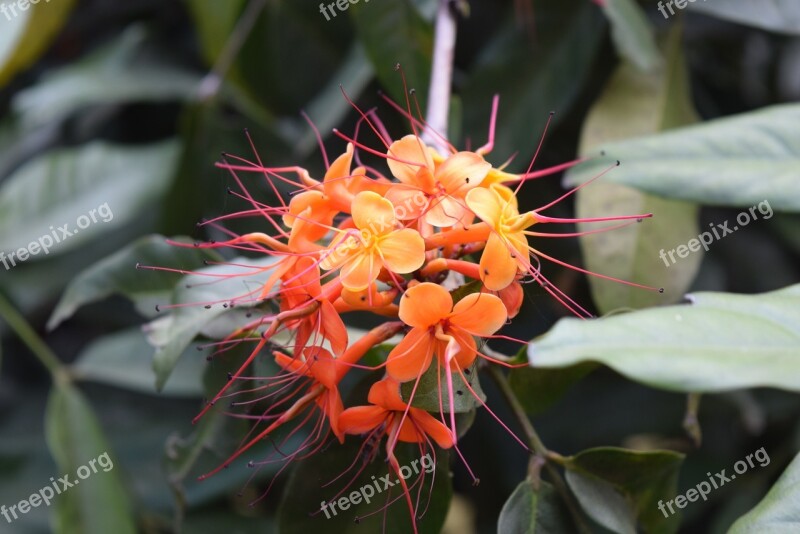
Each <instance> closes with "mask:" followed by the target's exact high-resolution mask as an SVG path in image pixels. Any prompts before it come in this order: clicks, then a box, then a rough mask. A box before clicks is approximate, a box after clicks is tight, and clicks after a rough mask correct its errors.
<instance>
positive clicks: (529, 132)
mask: <svg viewBox="0 0 800 534" xmlns="http://www.w3.org/2000/svg"><path fill="white" fill-rule="evenodd" d="M370 8H371V6H370ZM535 24H536V38H535V40H532V39H531V36H530V34H529V33H527V32H525V31H521V30H520V29H519V20H518V19H515V18H511V17H509V20H508V21H507V23H506V24H505V25H504V27H502V28H501V29H500V30H499V31H498V32H497V37H496V38H495V39H494V40H493V41H491V42H490V43H489V44H488V45H487V46H485V47H484V48H483V50H482V52H481V54H480V55H479V56H478V60H477V64H476V65H475V67H474V68H473V69H472V72H471V74H470V76H469V78H468V80H467V81H466V84H465V87H464V91H463V94H462V99H463V104H464V131H465V132H466V133H467V134H468V135H471V136H473V137H472V138H473V139H478V140H480V141H476V142H475V143H474V144H476V145H478V146H480V144H482V143H483V142H484V141H483V140H484V139H485V135H486V134H485V133H484V132H488V130H489V124H488V118H489V112H490V110H491V102H492V97H493V96H494V95H495V94H499V95H500V110H499V113H498V119H497V134H496V140H495V147H494V153H495V154H497V156H496V157H495V158H494V159H496V160H497V162H502V161H504V160H505V159H507V158H508V157H509V156H510V155H512V154H514V153H515V152H517V151H518V152H519V153H520V154H521V156H520V157H519V161H518V162H517V165H521V166H522V168H523V169H524V168H525V166H526V165H527V164H528V163H529V159H528V158H530V157H531V156H532V155H533V150H534V149H535V148H536V144H537V143H538V140H539V135H540V132H541V131H542V129H543V128H544V125H545V123H546V122H547V118H548V114H549V113H550V111H555V112H556V115H555V116H554V118H553V120H554V121H555V122H558V121H559V120H560V119H561V118H562V117H566V115H567V112H568V111H569V108H570V106H571V105H572V103H573V101H574V100H575V99H576V98H577V96H578V95H579V94H580V91H581V89H582V87H583V84H584V83H585V82H586V80H587V79H588V77H589V73H590V71H591V65H592V63H593V61H594V59H595V56H596V55H597V54H598V52H599V50H600V48H601V42H602V39H603V37H604V36H605V22H604V20H603V17H602V15H601V14H600V13H599V10H598V9H597V6H595V5H593V4H592V3H591V2H586V1H584V0H562V1H560V2H557V3H550V2H541V3H538V4H537V6H536V23H535ZM523 67H524V68H523ZM543 73H547V75H546V76H543V75H542V74H543Z"/></svg>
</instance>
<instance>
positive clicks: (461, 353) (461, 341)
mask: <svg viewBox="0 0 800 534" xmlns="http://www.w3.org/2000/svg"><path fill="white" fill-rule="evenodd" d="M450 335H451V336H452V337H453V339H455V341H456V343H457V344H458V349H459V350H458V352H456V354H455V357H454V358H453V359H452V360H451V361H450V369H453V370H454V371H455V370H456V369H466V368H467V367H469V366H470V365H472V364H473V363H474V362H475V358H477V357H478V353H477V350H478V347H477V345H476V344H475V338H474V337H472V334H470V333H469V332H467V331H465V330H457V329H454V330H451V331H450Z"/></svg>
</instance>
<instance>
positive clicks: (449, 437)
mask: <svg viewBox="0 0 800 534" xmlns="http://www.w3.org/2000/svg"><path fill="white" fill-rule="evenodd" d="M409 412H410V413H411V414H412V417H413V418H414V422H415V423H416V424H417V426H418V427H419V428H420V429H421V430H422V431H423V432H425V433H426V434H427V435H429V436H430V437H431V438H433V441H435V442H436V444H437V445H439V446H440V447H441V448H443V449H449V448H450V447H452V446H453V434H452V433H451V432H450V429H449V428H447V427H446V426H445V425H444V424H443V423H442V422H441V421H439V420H438V419H436V418H435V417H434V416H432V415H431V414H429V413H428V412H426V411H425V410H420V409H418V408H411V410H410V411H409Z"/></svg>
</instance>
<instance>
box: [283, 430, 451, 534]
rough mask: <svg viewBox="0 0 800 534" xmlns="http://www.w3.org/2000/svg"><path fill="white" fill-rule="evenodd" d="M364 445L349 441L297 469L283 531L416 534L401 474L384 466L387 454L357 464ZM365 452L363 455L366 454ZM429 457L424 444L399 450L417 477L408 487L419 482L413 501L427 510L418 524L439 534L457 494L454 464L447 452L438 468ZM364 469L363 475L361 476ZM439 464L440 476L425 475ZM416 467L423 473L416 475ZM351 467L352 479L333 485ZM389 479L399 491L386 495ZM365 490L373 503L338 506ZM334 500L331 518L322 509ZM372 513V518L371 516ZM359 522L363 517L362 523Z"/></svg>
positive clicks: (400, 460) (440, 453)
mask: <svg viewBox="0 0 800 534" xmlns="http://www.w3.org/2000/svg"><path fill="white" fill-rule="evenodd" d="M362 444H363V442H362V440H361V439H357V438H353V437H349V438H348V439H347V441H346V442H345V444H344V445H342V446H337V447H332V448H330V449H328V450H326V451H325V452H324V453H320V454H316V455H314V456H312V457H311V458H309V459H307V460H304V461H302V462H300V463H299V464H298V465H296V466H295V468H294V470H293V471H292V474H291V476H290V478H289V482H288V484H287V486H286V489H285V490H284V492H283V501H282V502H281V505H280V509H279V512H278V523H279V527H280V528H279V529H278V530H279V531H280V532H281V533H282V534H305V533H308V532H313V531H318V532H336V533H339V534H346V533H349V534H361V533H364V532H386V533H387V534H401V533H402V534H405V533H407V532H412V526H411V517H410V514H411V512H410V510H409V508H408V505H407V504H406V500H405V499H404V498H403V497H402V494H401V493H400V489H399V487H400V486H399V484H397V483H396V481H397V480H398V478H397V475H396V474H395V473H394V472H393V471H391V468H390V467H389V466H388V464H387V463H386V462H385V461H384V457H385V454H384V453H383V450H382V449H381V452H380V453H378V454H377V455H376V457H375V458H374V459H373V460H372V461H371V462H369V463H366V465H364V462H363V461H362V460H358V461H357V463H356V464H354V463H353V462H354V461H356V459H357V458H358V457H359V452H360V449H361V446H362ZM361 453H362V454H363V450H361ZM426 454H430V456H428V457H427V459H425V455H422V457H421V456H420V449H419V445H418V444H416V443H412V444H407V443H399V444H398V446H397V449H396V456H397V461H398V463H399V464H400V466H401V467H407V469H408V472H411V476H410V477H408V478H407V479H406V483H407V484H408V485H409V486H410V485H411V484H414V483H415V482H417V484H416V486H414V489H412V490H411V495H412V502H417V503H420V504H419V505H418V506H419V509H418V510H417V512H418V513H421V512H422V510H425V514H424V515H423V516H422V517H421V518H420V519H418V520H417V527H418V530H419V532H439V531H440V530H441V528H442V525H443V524H444V519H445V516H446V514H447V509H448V507H449V505H450V499H451V496H452V491H453V490H452V486H451V484H452V483H451V479H450V467H449V465H448V464H449V457H450V455H449V454H448V452H447V451H436V454H435V459H436V463H435V464H433V462H432V461H431V458H433V457H434V455H433V454H432V453H431V452H427V453H426ZM415 462H416V463H415ZM362 465H363V466H364V467H363V470H362V471H361V472H360V473H358V476H356V474H357V471H358V469H360V468H361V466H362ZM434 465H435V471H434V472H432V473H425V470H426V468H427V469H428V470H431V468H432V467H433V466H434ZM414 466H416V470H417V473H414V472H413V471H414ZM348 468H351V469H350V470H349V471H348V473H347V474H346V475H344V476H342V477H341V478H339V479H338V480H336V481H335V482H332V481H333V480H334V479H336V478H337V477H338V476H339V475H341V474H342V473H344V472H345V471H347V470H348ZM423 474H424V479H422V481H421V483H420V482H419V479H420V477H421V476H422V475H423ZM387 475H388V477H389V478H388V479H387V480H388V482H389V483H391V484H393V487H389V488H387V489H385V491H384V483H383V482H381V481H380V479H381V478H382V477H385V476H387ZM331 482H332V483H331ZM376 483H377V484H378V487H379V488H380V491H377V490H376V491H373V492H372V493H373V496H371V497H369V489H368V488H370V487H371V488H372V489H373V490H375V484H376ZM431 485H433V488H432V490H431ZM361 488H364V494H365V495H367V496H368V497H369V500H370V502H366V501H365V500H364V499H363V497H360V496H359V497H356V498H355V499H352V504H348V505H347V509H341V507H340V506H339V505H338V503H339V502H340V499H345V498H348V497H349V496H351V495H353V494H354V492H359V490H360V489H361ZM419 488H421V496H420V498H419V499H417V497H416V492H417V491H418V490H419ZM390 491H391V493H389V492H390ZM332 500H336V503H335V508H334V509H331V508H330V507H328V515H330V518H327V517H326V514H325V512H324V511H322V510H320V507H321V505H320V503H323V502H328V501H332ZM387 500H392V501H394V502H392V503H391V504H389V505H388V508H386V510H385V511H381V507H382V506H384V505H386V503H387ZM334 512H335V513H334ZM370 513H371V514H372V515H369V516H368V517H365V516H367V514H370ZM357 518H360V520H359V522H358V523H356V519H357Z"/></svg>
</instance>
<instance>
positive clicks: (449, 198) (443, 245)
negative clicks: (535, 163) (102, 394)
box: [198, 101, 649, 514]
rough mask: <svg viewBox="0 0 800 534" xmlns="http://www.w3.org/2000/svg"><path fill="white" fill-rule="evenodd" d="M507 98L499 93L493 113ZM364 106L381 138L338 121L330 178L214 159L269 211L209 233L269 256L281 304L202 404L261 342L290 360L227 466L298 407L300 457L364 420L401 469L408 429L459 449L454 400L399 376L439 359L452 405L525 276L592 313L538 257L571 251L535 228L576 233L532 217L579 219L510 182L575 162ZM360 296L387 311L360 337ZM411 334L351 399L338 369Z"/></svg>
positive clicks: (365, 429) (225, 392)
mask: <svg viewBox="0 0 800 534" xmlns="http://www.w3.org/2000/svg"><path fill="white" fill-rule="evenodd" d="M496 110H497V101H495V106H494V109H493V116H494V115H496ZM406 116H407V117H408V118H409V120H410V122H411V124H412V129H414V128H415V127H416V126H420V127H422V126H424V125H423V123H422V122H421V121H418V120H416V119H414V118H413V117H411V115H410V114H406ZM362 121H363V122H366V123H367V124H368V125H369V126H370V128H371V129H372V131H373V132H374V133H375V134H376V136H377V138H378V140H379V141H380V142H381V143H382V145H383V146H382V148H381V149H373V148H370V147H368V146H366V145H364V144H362V143H360V142H359V141H358V140H357V139H354V138H348V137H346V136H345V135H343V134H341V133H339V132H337V133H338V134H339V135H340V137H343V138H344V139H345V140H346V141H347V146H346V149H345V151H344V152H343V153H342V154H341V155H339V156H338V157H337V158H336V159H335V160H334V161H333V162H332V163H330V165H329V166H328V169H327V172H326V173H325V175H324V177H323V178H322V179H321V180H317V179H314V178H312V177H311V175H310V173H309V172H308V171H306V170H305V169H302V168H300V167H284V168H269V167H264V166H263V165H261V164H260V161H259V162H250V161H247V160H245V159H241V158H238V161H235V162H231V161H230V158H228V157H226V161H224V162H221V163H219V164H218V166H219V167H220V168H223V169H227V170H228V171H230V173H231V175H232V176H233V178H234V180H235V181H236V183H238V184H239V185H240V188H241V193H235V194H237V195H238V196H240V197H241V198H242V199H243V200H245V201H247V202H248V203H249V204H250V205H251V206H252V209H251V210H248V211H247V212H246V213H247V214H249V215H256V216H259V217H263V218H264V220H265V221H266V223H267V227H268V228H270V229H271V233H270V234H267V233H251V234H246V235H241V236H234V237H232V239H230V240H228V241H224V242H215V243H205V244H200V245H199V246H201V247H205V248H221V247H230V248H235V249H239V250H251V251H257V252H259V253H263V254H268V255H270V256H272V257H273V258H274V260H275V261H273V262H272V263H271V264H270V265H269V266H268V267H265V268H263V269H261V270H260V271H261V273H260V274H263V273H265V272H266V273H267V274H268V278H267V280H266V282H264V283H263V284H262V285H261V286H260V288H259V289H258V290H257V291H255V292H251V293H249V294H248V296H249V297H250V299H251V301H255V302H256V303H264V302H274V303H276V304H277V309H276V310H275V313H270V314H267V315H264V316H261V317H259V318H257V319H254V320H251V321H249V322H248V323H247V324H245V325H244V326H242V327H241V328H239V329H237V330H236V332H233V333H232V334H231V335H230V336H229V338H228V340H227V341H233V340H241V339H255V340H257V344H256V346H255V348H254V350H253V351H252V352H251V353H250V356H249V358H247V360H246V361H245V363H244V364H243V365H242V366H241V368H240V369H239V370H238V371H237V372H236V373H234V374H232V375H231V376H230V377H229V381H228V382H227V384H226V385H225V386H224V387H223V388H222V389H221V390H220V391H219V393H218V394H217V395H216V397H215V398H214V399H213V400H212V401H211V402H210V403H209V404H208V406H207V407H206V409H204V410H203V412H202V413H201V414H200V415H199V416H198V418H199V417H200V416H202V415H203V414H204V413H205V412H206V411H207V410H208V409H209V408H210V407H211V406H213V405H214V404H216V403H217V402H218V401H220V399H223V398H225V397H229V396H233V395H234V393H233V392H229V390H230V388H232V387H233V386H234V385H235V384H241V383H242V382H243V381H247V380H254V379H253V377H251V376H248V375H247V371H248V369H250V368H251V364H252V363H253V362H254V361H255V359H256V358H257V357H262V358H263V357H265V355H266V354H271V357H272V358H273V360H274V364H275V365H276V366H277V369H278V372H277V373H276V374H275V376H272V377H258V380H259V381H260V383H261V384H263V385H256V386H253V388H251V389H248V390H247V391H248V393H250V394H251V395H252V394H253V393H255V394H256V396H257V397H258V398H257V400H258V401H259V402H267V403H268V408H267V409H266V411H264V412H263V413H260V414H257V415H248V416H242V417H247V418H248V419H251V420H254V421H255V422H256V425H255V428H254V430H253V433H252V435H251V436H249V439H248V440H247V441H246V442H244V443H243V444H242V445H241V446H240V447H239V448H238V449H237V450H236V452H235V453H234V454H233V455H232V456H231V457H230V458H228V460H226V462H225V463H224V464H223V465H222V466H220V467H219V468H218V469H217V470H219V469H220V468H222V467H224V466H227V465H228V464H229V463H230V462H231V461H233V460H234V459H236V458H237V457H238V456H240V455H242V454H243V453H244V452H246V451H247V450H249V449H250V448H251V447H253V446H254V445H255V444H257V443H259V442H260V441H262V440H263V439H265V438H267V437H268V436H271V435H272V434H274V433H275V432H276V430H277V429H279V428H281V427H283V426H285V425H287V424H288V423H290V422H294V423H295V424H297V425H298V427H297V428H295V430H292V431H289V432H288V437H285V438H283V439H284V441H282V442H281V443H280V444H278V445H276V448H279V447H281V446H282V445H285V444H286V443H288V440H289V439H290V438H291V437H292V436H293V435H294V434H295V433H296V432H297V431H298V430H299V427H300V426H305V427H306V428H310V429H311V430H310V432H309V437H308V438H307V439H306V441H304V442H303V444H302V445H301V446H300V447H299V448H297V449H296V452H295V453H294V454H291V455H289V459H299V458H303V457H306V456H307V455H309V454H312V453H314V452H316V451H318V450H319V449H320V448H321V447H322V446H323V444H324V443H325V441H326V439H327V436H328V435H329V432H330V433H332V434H333V435H334V436H335V437H336V438H337V439H338V440H339V441H344V439H345V435H347V434H352V435H367V436H368V439H370V440H372V441H373V442H380V440H381V439H382V438H383V437H386V446H385V450H386V454H387V457H388V461H389V463H390V465H391V466H392V468H393V469H394V470H395V472H397V473H399V465H398V462H397V460H396V458H395V455H394V450H395V446H396V444H397V442H398V441H400V442H408V443H417V444H419V446H420V447H421V448H423V447H426V448H432V446H433V444H434V443H435V444H436V445H438V446H439V447H442V448H451V447H454V446H455V445H456V443H457V428H456V421H455V414H454V413H453V412H454V410H450V413H449V414H447V413H438V414H432V413H429V412H428V411H425V410H423V409H420V408H417V407H414V401H413V398H412V397H413V393H412V394H411V396H410V397H409V398H403V396H402V395H401V384H402V383H404V382H413V384H414V385H413V389H412V391H416V389H417V385H418V384H419V382H420V379H421V377H422V376H423V375H424V374H425V373H426V372H427V371H428V370H429V369H431V368H432V365H433V364H434V363H435V366H436V367H435V369H436V370H437V371H440V372H442V373H444V377H445V380H444V382H445V385H444V386H443V387H442V391H440V399H441V400H442V403H440V405H441V406H444V402H446V403H447V404H446V406H450V407H453V406H454V405H455V404H454V391H453V375H454V374H459V375H461V377H462V378H464V374H465V371H466V373H467V374H468V373H469V372H470V371H469V369H470V368H471V367H472V366H473V365H474V363H475V361H476V359H477V358H478V357H481V358H482V359H484V360H487V361H490V362H494V363H504V364H505V362H500V361H499V360H497V359H495V358H492V357H490V356H488V355H486V354H484V353H482V352H481V349H480V345H479V340H481V339H486V338H491V337H493V336H495V335H496V333H497V332H498V330H500V329H501V328H502V327H503V325H504V324H505V323H506V322H507V321H508V320H509V318H513V317H514V316H515V315H517V313H518V312H519V309H520V306H521V304H522V301H523V291H522V286H521V285H520V284H521V282H523V281H526V280H527V281H535V282H538V283H540V284H541V285H542V287H543V288H545V289H546V290H547V291H548V292H550V293H551V294H552V295H553V296H554V297H555V298H557V299H558V300H559V301H560V302H562V303H564V304H565V305H566V306H567V307H568V308H569V309H570V310H572V311H573V312H575V313H576V314H578V315H584V314H586V312H585V310H583V308H581V307H580V306H579V305H577V304H576V303H575V302H574V301H573V300H572V299H570V298H569V297H568V296H567V295H566V294H564V293H563V292H561V291H560V290H558V289H557V288H556V287H555V286H554V285H553V284H551V283H549V282H548V281H547V280H545V279H544V277H543V275H542V274H541V272H540V270H539V259H540V258H544V259H547V260H552V261H554V262H556V263H559V264H561V262H559V261H558V260H555V259H554V258H550V257H549V256H547V255H544V254H542V253H541V252H539V251H538V250H537V249H535V248H534V247H532V246H531V245H530V244H529V242H528V237H530V236H560V235H576V234H542V233H536V232H532V231H530V228H531V227H533V226H534V225H536V224H542V223H572V222H576V221H575V220H568V219H555V218H551V217H547V216H545V215H542V214H541V213H539V212H540V211H542V210H544V209H546V208H548V207H550V206H551V205H553V204H554V203H551V204H548V205H547V206H544V207H542V208H539V209H537V210H532V211H522V212H521V211H520V208H519V206H518V203H517V198H516V190H515V189H512V187H516V188H517V189H518V188H519V186H521V185H522V184H523V183H524V182H525V181H526V180H529V179H533V178H538V177H539V176H544V175H547V174H551V173H554V172H557V171H560V170H562V169H564V168H566V167H568V166H570V165H573V164H576V163H579V161H576V162H571V163H569V164H565V165H562V166H559V167H554V168H551V169H546V170H544V171H539V172H527V173H524V174H510V173H507V172H505V171H504V170H503V169H501V168H496V167H493V166H492V165H491V164H490V163H489V162H487V161H486V159H485V155H486V154H487V153H488V152H489V151H490V150H491V148H492V141H491V135H490V141H489V143H487V145H486V146H484V147H481V148H480V149H478V150H475V151H458V150H456V149H455V148H453V147H450V148H449V150H447V151H446V152H445V153H442V152H440V151H438V150H436V149H435V148H433V147H432V146H429V144H426V142H425V141H424V140H423V138H422V137H421V136H420V135H417V134H416V130H415V134H412V135H407V136H405V137H402V138H401V139H398V140H394V141H392V140H391V139H389V138H388V136H387V135H386V134H385V131H386V130H385V128H384V127H383V125H382V124H380V122H379V121H378V120H377V118H375V117H370V116H369V115H367V114H362ZM493 121H494V118H493ZM492 131H493V128H492ZM442 141H444V140H442ZM445 144H446V141H445ZM448 146H449V145H448ZM362 152H367V153H369V154H371V155H373V156H380V157H381V158H384V159H385V161H386V168H387V169H388V172H385V173H384V172H380V171H379V170H377V169H374V168H372V167H369V166H367V165H365V164H363V163H362V162H361V159H360V153H362ZM326 161H327V156H326ZM240 172H250V173H259V174H260V175H262V176H264V177H265V178H266V181H267V183H268V184H269V186H270V187H271V188H272V190H273V191H274V192H275V193H276V196H277V198H278V199H279V204H280V205H278V206H267V205H264V204H262V203H260V202H258V201H257V200H255V199H254V198H253V197H252V196H251V195H250V193H248V192H247V189H246V188H245V187H244V186H243V184H242V181H241V179H240V177H239V174H238V173H240ZM286 184H289V185H290V186H291V187H292V189H293V191H291V192H290V194H291V200H290V201H289V202H288V203H286V202H285V200H282V199H284V198H286V196H287V195H286V191H283V194H281V191H280V188H281V187H285V185H286ZM568 194H569V193H568ZM565 196H566V195H565ZM562 198H563V197H562ZM558 200H561V199H558ZM647 216H649V215H633V216H625V217H609V218H602V219H593V220H592V221H603V220H623V221H625V224H627V223H628V222H634V221H635V220H637V219H641V218H642V217H647ZM574 268H575V269H578V270H580V271H581V272H586V271H583V270H582V269H579V268H577V267H574ZM453 273H457V274H455V275H454V274H453ZM454 276H455V277H456V278H457V279H461V280H463V279H464V277H466V278H469V279H473V280H474V281H475V282H474V283H472V284H470V285H469V286H466V287H470V288H472V289H474V292H472V293H469V294H467V295H466V296H463V293H464V292H465V291H463V290H462V291H461V292H459V293H458V294H459V296H460V298H459V299H457V301H456V300H455V299H454V293H451V292H450V291H448V289H445V286H444V285H443V284H444V283H445V281H446V280H452V279H453V277H454ZM478 281H479V283H478ZM234 300H235V299H234ZM234 300H231V304H233V303H234ZM355 311H362V312H363V311H367V312H371V313H373V314H376V315H378V316H380V317H383V318H385V322H383V324H381V325H380V326H378V327H376V328H374V329H373V330H371V331H370V332H368V333H366V334H365V335H363V336H361V337H360V338H359V339H350V338H349V335H348V330H347V329H346V328H345V324H344V321H343V319H342V317H343V315H345V314H347V313H349V312H355ZM279 334H286V335H288V338H289V339H290V342H289V343H288V344H287V343H286V342H285V341H282V342H279V341H278V339H279ZM399 334H404V336H403V337H402V339H401V340H400V341H399V343H397V344H396V346H394V348H393V349H392V350H391V352H389V354H388V357H387V358H386V360H385V362H384V363H382V364H380V365H379V366H378V367H372V368H370V369H372V370H375V369H378V370H379V371H380V372H382V373H384V377H383V378H382V379H381V380H379V381H377V382H375V383H374V384H373V386H372V389H371V391H370V393H369V404H368V405H366V406H354V407H348V408H346V409H345V407H344V405H343V402H342V398H341V396H340V392H339V384H340V383H341V381H342V379H343V378H344V377H345V375H347V374H348V373H349V372H350V371H352V370H353V369H356V368H365V367H366V366H365V365H364V364H363V363H360V362H361V360H362V358H364V356H365V355H366V354H368V353H369V352H370V350H371V349H373V348H374V347H377V346H379V345H381V344H384V343H387V342H389V341H390V340H391V339H392V338H394V337H395V336H398V335H399ZM506 365H507V364H506ZM439 376H441V375H439ZM465 382H466V380H465ZM445 389H446V391H444V390H445ZM459 393H461V392H459ZM473 394H474V392H473ZM259 395H260V396H259ZM445 396H446V401H445ZM476 397H477V395H476ZM478 400H479V402H480V403H482V401H481V400H480V399H478ZM242 404H244V403H242ZM444 411H445V410H444V409H442V410H440V412H444ZM448 416H449V420H448ZM261 425H265V428H263V429H262V428H261ZM270 439H271V438H270ZM282 454H283V453H282ZM284 459H285V457H284ZM217 470H215V471H213V472H212V473H209V475H210V474H213V473H214V472H216V471H217ZM206 476H208V475H206ZM401 481H402V478H401ZM402 485H403V490H404V492H405V494H406V501H407V503H408V505H409V507H410V509H411V512H412V514H413V513H414V504H413V501H412V498H411V496H410V493H409V489H408V487H406V485H405V482H404V481H403V482H402Z"/></svg>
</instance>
